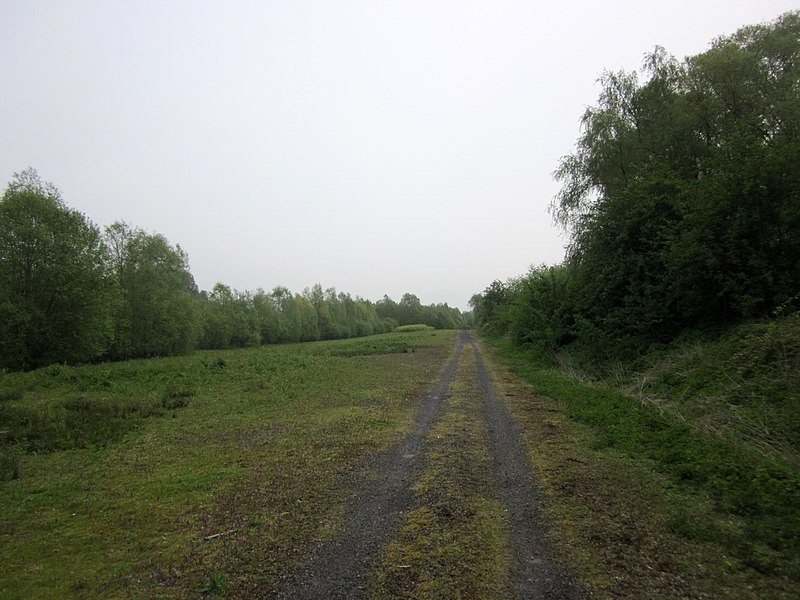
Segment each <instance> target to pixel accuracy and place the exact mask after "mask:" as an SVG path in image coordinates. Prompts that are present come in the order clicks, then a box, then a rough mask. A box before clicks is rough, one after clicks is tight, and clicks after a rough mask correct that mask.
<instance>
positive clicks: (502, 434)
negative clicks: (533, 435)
mask: <svg viewBox="0 0 800 600" xmlns="http://www.w3.org/2000/svg"><path fill="white" fill-rule="evenodd" d="M467 344H469V345H470V346H471V348H472V350H473V353H474V357H475V359H474V369H475V372H476V374H477V378H478V380H479V381H480V393H481V394H482V396H483V407H482V415H481V418H482V420H483V422H484V425H485V427H486V432H487V437H488V448H487V450H488V452H489V458H490V464H491V467H490V468H491V470H492V471H493V473H492V477H491V480H492V481H493V482H494V494H496V495H497V497H498V498H499V501H500V503H501V504H502V506H503V507H504V509H505V517H506V520H507V523H508V530H509V538H510V539H509V550H510V553H511V555H512V556H511V573H510V578H511V581H510V587H511V590H512V593H513V595H514V597H516V598H520V599H526V600H529V599H530V600H536V599H540V598H541V599H543V598H547V599H561V600H573V599H578V598H582V597H585V596H586V594H585V592H583V591H581V589H580V588H579V587H578V586H577V585H576V584H575V582H574V581H573V579H572V578H571V577H570V575H569V574H568V573H567V572H566V570H565V569H563V568H562V567H560V566H559V565H558V564H557V562H556V561H555V560H554V558H553V557H554V554H553V552H552V550H551V547H550V544H549V543H548V541H547V537H546V533H547V530H546V528H545V526H544V524H543V522H542V519H541V515H540V510H539V504H540V497H541V494H540V492H539V490H538V487H537V483H536V479H535V476H534V472H533V468H532V465H531V463H530V460H529V458H528V451H527V448H526V446H525V444H524V442H523V440H522V437H521V435H520V433H519V431H518V430H517V427H516V424H515V421H514V418H513V417H512V415H511V413H510V412H509V410H508V409H507V408H506V406H505V404H504V403H503V402H502V401H501V400H500V398H499V397H498V395H497V393H496V392H495V388H494V383H493V380H492V376H491V375H490V373H489V371H488V370H487V368H486V365H485V363H484V360H483V358H482V356H481V351H480V348H479V347H478V345H477V344H476V343H475V341H474V340H473V339H472V337H471V335H470V334H469V333H468V332H459V335H458V341H457V344H456V350H455V354H454V356H453V357H452V359H451V360H450V362H449V363H448V365H447V368H446V369H445V372H444V374H443V375H442V376H441V378H440V380H439V382H438V383H437V384H436V386H434V387H433V388H432V389H431V390H430V391H429V392H428V393H427V394H426V396H425V398H424V399H423V400H422V403H421V406H420V409H419V412H418V414H417V417H416V420H415V423H414V426H413V428H412V430H411V432H410V433H409V434H408V435H407V436H406V437H405V438H404V439H403V440H402V441H401V442H400V443H399V444H397V445H395V446H394V447H392V448H391V449H389V450H388V451H386V452H384V453H383V454H381V455H379V456H377V457H374V458H373V459H371V461H370V463H368V464H367V465H366V467H365V470H366V471H368V472H369V473H372V474H374V478H373V479H370V480H369V481H367V482H364V483H361V484H359V485H357V486H356V489H355V493H354V500H353V502H352V504H351V505H350V506H349V507H348V509H347V512H346V514H347V515H348V517H347V520H346V523H345V526H344V529H343V533H342V534H340V535H338V536H337V537H336V538H335V539H332V540H326V541H323V542H320V543H319V544H318V545H317V547H316V548H315V549H314V551H313V557H312V558H311V559H310V560H309V561H308V562H307V563H305V564H304V565H301V566H300V567H298V568H297V569H296V570H295V571H294V572H292V573H289V574H287V576H286V577H285V578H284V580H283V585H282V589H281V591H280V592H279V593H278V594H277V597H278V598H284V599H288V598H292V599H295V598H299V599H310V598H320V599H322V598H325V599H328V598H332V599H345V598H347V599H351V598H353V599H355V598H365V597H367V596H368V594H369V591H370V588H369V586H370V577H371V576H372V575H373V574H374V573H373V572H374V571H375V570H376V569H377V568H379V566H380V563H381V550H382V548H384V547H385V545H386V544H387V543H388V542H389V541H390V539H391V536H392V535H394V534H396V532H397V531H398V526H399V523H400V521H401V515H402V514H403V513H404V512H405V511H408V510H410V509H411V507H412V506H413V504H414V501H415V497H414V493H413V491H412V489H411V488H412V485H413V484H414V482H415V481H416V480H417V478H418V477H419V476H420V474H421V472H422V471H423V470H424V464H423V463H424V462H425V452H424V449H425V440H426V436H427V434H428V432H429V430H430V429H431V427H432V426H433V425H434V423H436V422H437V420H438V419H439V417H440V414H441V412H442V406H443V404H444V402H445V400H446V399H447V398H448V396H449V388H450V385H451V383H452V382H453V379H454V378H455V376H456V372H457V370H458V366H459V361H460V360H461V355H462V353H463V350H464V347H465V346H466V345H467ZM269 597H276V596H275V594H274V593H273V594H271V595H270V596H269ZM404 597H405V596H404Z"/></svg>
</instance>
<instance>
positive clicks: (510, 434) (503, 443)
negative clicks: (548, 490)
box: [470, 341, 581, 599]
mask: <svg viewBox="0 0 800 600" xmlns="http://www.w3.org/2000/svg"><path fill="white" fill-rule="evenodd" d="M470 343H471V344H472V347H473V349H474V350H475V367H476V369H477V371H478V377H479V378H480V380H481V386H482V388H483V397H484V416H485V419H486V425H487V429H488V432H489V448H490V451H491V453H492V463H493V470H494V475H495V480H496V482H497V489H498V492H499V494H500V498H501V499H502V501H503V504H504V505H505V507H506V511H507V514H508V523H509V528H510V530H511V547H512V550H513V553H514V563H513V564H514V567H513V570H512V577H513V587H514V588H515V589H516V590H517V597H518V598H531V599H533V598H553V599H556V598H564V599H566V598H579V597H581V594H580V592H579V590H578V588H577V587H576V586H575V584H574V583H573V582H572V580H571V578H570V577H569V576H568V575H567V574H566V572H565V571H564V570H563V569H561V568H560V567H559V566H558V565H556V564H555V563H554V562H553V561H552V559H551V558H550V556H551V551H550V549H549V544H548V543H547V540H546V537H545V534H546V529H545V527H544V525H543V524H542V521H541V519H540V517H539V515H538V504H539V502H540V493H539V490H538V488H537V485H536V480H535V478H534V475H533V469H532V467H531V464H530V461H529V460H528V452H527V449H526V448H525V445H524V444H523V442H522V439H521V438H520V434H519V432H518V431H517V428H516V426H515V424H514V420H513V418H512V416H511V414H510V413H509V412H508V409H506V407H505V405H504V404H503V403H502V402H501V401H500V400H499V398H498V397H497V395H496V394H495V391H494V385H493V384H492V379H491V377H490V375H489V373H488V371H487V370H486V367H485V365H484V363H483V359H482V358H481V354H480V351H479V349H478V347H477V346H476V345H475V343H474V342H471V341H470Z"/></svg>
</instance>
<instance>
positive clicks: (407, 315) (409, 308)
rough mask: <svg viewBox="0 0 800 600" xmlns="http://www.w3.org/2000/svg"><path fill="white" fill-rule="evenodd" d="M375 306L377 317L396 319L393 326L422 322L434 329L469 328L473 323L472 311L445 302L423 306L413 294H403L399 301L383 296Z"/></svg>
mask: <svg viewBox="0 0 800 600" xmlns="http://www.w3.org/2000/svg"><path fill="white" fill-rule="evenodd" d="M375 308H376V310H377V314H378V316H379V317H381V318H383V319H391V320H392V321H396V323H397V324H396V325H395V327H397V326H398V325H399V326H402V325H416V324H424V325H429V326H430V327H433V328H435V329H469V328H470V327H472V325H473V316H472V313H469V312H466V313H462V312H461V310H459V309H458V308H452V307H450V306H448V305H447V304H446V303H445V304H429V305H427V306H425V305H423V304H422V302H420V299H419V298H417V296H415V295H414V294H403V296H402V298H401V299H400V302H395V301H394V300H392V299H391V298H389V297H388V296H384V297H383V299H382V300H379V301H378V302H377V303H376V305H375ZM389 331H391V329H389Z"/></svg>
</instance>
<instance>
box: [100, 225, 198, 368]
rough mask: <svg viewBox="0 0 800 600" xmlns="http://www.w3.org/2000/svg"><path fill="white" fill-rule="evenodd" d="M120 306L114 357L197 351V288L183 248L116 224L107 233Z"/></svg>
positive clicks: (155, 235) (152, 235)
mask: <svg viewBox="0 0 800 600" xmlns="http://www.w3.org/2000/svg"><path fill="white" fill-rule="evenodd" d="M105 238H106V243H107V245H108V247H109V249H110V254H111V264H112V266H113V273H114V276H115V278H116V281H117V284H118V290H119V295H120V297H121V303H120V305H119V311H118V315H117V321H116V322H117V329H116V334H115V339H114V344H113V345H112V347H111V349H110V354H111V356H112V357H114V358H133V357H147V356H165V355H172V354H181V353H183V352H188V351H189V350H191V349H193V348H194V343H195V337H196V331H197V319H196V314H195V295H196V294H197V286H196V285H195V282H194V278H193V277H192V275H191V273H190V271H189V259H188V257H187V256H186V254H185V253H184V252H183V250H181V248H180V246H174V247H173V246H172V245H171V244H170V243H169V242H168V241H167V239H166V238H164V236H162V235H158V234H148V233H146V232H145V231H143V230H141V229H138V228H137V229H131V228H130V227H129V226H128V225H127V224H126V223H121V222H117V223H114V224H113V225H111V226H110V227H108V228H107V229H106V235H105Z"/></svg>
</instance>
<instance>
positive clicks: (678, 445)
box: [491, 342, 800, 598]
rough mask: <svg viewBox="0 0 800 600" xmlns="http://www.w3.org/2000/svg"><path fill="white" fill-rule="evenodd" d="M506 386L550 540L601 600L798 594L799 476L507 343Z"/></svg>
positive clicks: (496, 346)
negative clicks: (543, 500) (544, 499)
mask: <svg viewBox="0 0 800 600" xmlns="http://www.w3.org/2000/svg"><path fill="white" fill-rule="evenodd" d="M491 346H492V349H493V352H494V354H495V355H496V356H498V357H499V358H500V359H501V361H502V363H503V364H504V365H506V366H507V367H508V368H509V369H510V371H511V373H513V374H515V375H517V376H519V377H520V378H521V379H522V380H523V381H524V382H525V385H519V384H518V383H516V378H515V377H512V376H510V375H509V374H508V372H506V371H504V369H505V367H500V366H499V364H498V363H497V362H496V361H495V362H494V367H493V368H494V369H495V370H496V371H497V373H498V376H497V379H498V381H500V382H501V388H502V390H503V393H504V396H505V397H506V400H507V402H508V403H509V405H510V408H511V409H512V412H513V413H514V415H515V417H516V418H517V419H518V421H519V422H520V423H521V424H522V426H523V427H524V431H525V437H526V439H527V441H528V443H529V448H530V450H531V459H532V462H533V464H534V465H536V467H537V469H538V471H539V475H540V478H541V482H542V485H543V488H544V490H545V493H546V494H547V496H548V499H549V502H548V507H549V508H548V515H549V517H550V519H551V521H552V524H553V529H552V534H553V541H554V543H555V544H556V546H557V547H558V548H560V549H561V551H562V553H563V554H564V555H565V556H567V557H569V560H570V561H571V563H572V566H573V568H574V569H575V571H576V572H577V573H578V575H579V577H581V578H582V579H583V581H584V582H585V583H587V584H588V585H589V587H590V588H592V589H593V590H595V592H596V593H597V594H598V595H600V596H601V597H630V598H638V597H652V598H657V597H707V596H711V597H725V598H767V597H769V598H793V597H797V596H798V594H799V593H800V576H799V575H798V563H799V561H798V540H800V535H798V534H799V533H800V529H798V527H799V526H800V521H799V520H798V511H799V510H800V485H798V482H799V481H800V479H799V478H798V473H797V471H796V470H794V469H793V468H792V467H791V466H790V465H787V464H785V463H783V462H775V461H764V460H761V459H758V458H756V457H754V456H753V455H751V454H749V453H744V452H741V451H739V450H738V449H737V448H735V447H732V446H730V445H726V444H725V443H724V441H722V440H720V439H719V438H717V437H710V436H705V435H702V434H701V433H700V432H698V431H696V430H694V429H692V428H690V427H688V426H687V424H686V423H685V422H683V421H680V420H672V419H670V417H669V415H666V414H662V413H661V412H659V411H658V410H657V409H656V408H654V407H652V406H648V405H643V404H642V403H641V402H638V401H636V400H635V399H633V398H631V397H629V396H626V395H624V394H622V393H620V392H618V391H616V390H613V389H610V388H608V387H603V386H589V385H585V384H582V383H579V382H576V381H575V380H574V379H571V378H569V377H568V376H566V375H565V374H563V373H562V372H560V371H559V370H557V369H554V368H552V367H550V366H548V365H547V364H546V363H544V362H543V361H542V360H540V359H539V358H538V357H536V356H534V355H532V354H526V353H524V352H521V351H519V350H514V349H512V348H511V347H510V346H508V345H505V344H503V343H502V342H493V343H492V344H491Z"/></svg>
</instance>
